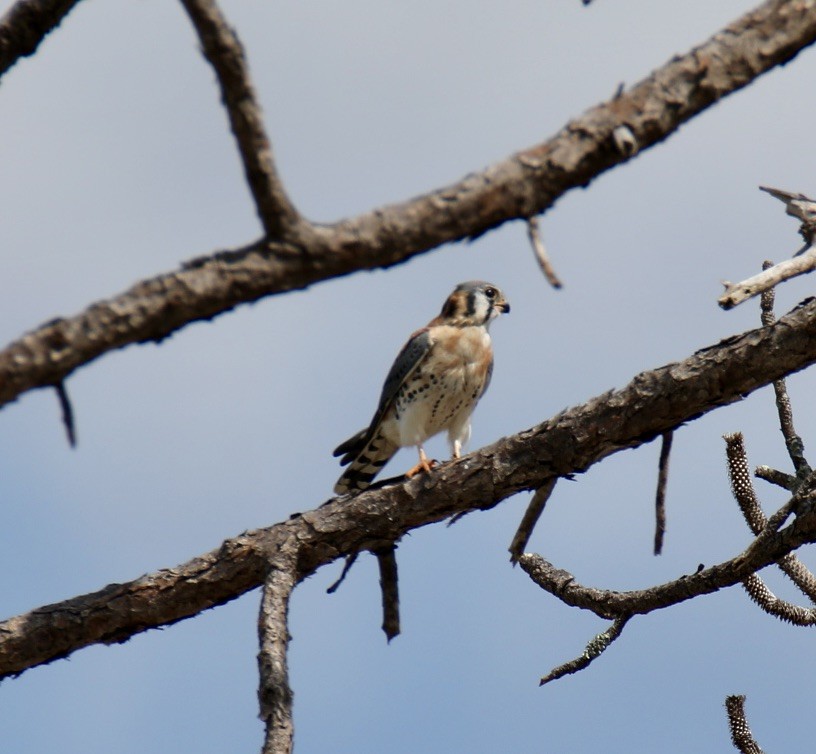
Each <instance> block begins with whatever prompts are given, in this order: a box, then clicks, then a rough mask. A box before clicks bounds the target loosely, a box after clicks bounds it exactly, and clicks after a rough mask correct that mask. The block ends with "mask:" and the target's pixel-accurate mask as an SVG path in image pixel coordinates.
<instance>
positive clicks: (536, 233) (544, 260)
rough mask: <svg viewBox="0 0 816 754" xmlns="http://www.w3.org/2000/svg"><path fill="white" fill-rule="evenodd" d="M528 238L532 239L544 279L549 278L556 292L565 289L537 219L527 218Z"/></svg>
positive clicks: (548, 280)
mask: <svg viewBox="0 0 816 754" xmlns="http://www.w3.org/2000/svg"><path fill="white" fill-rule="evenodd" d="M527 236H528V238H529V239H530V244H531V245H532V247H533V253H534V254H535V258H536V261H537V262H538V266H539V267H540V268H541V271H542V272H543V273H544V277H545V278H547V282H548V283H549V284H550V285H551V286H552V287H553V288H555V289H556V290H557V289H558V288H563V284H562V283H561V280H560V279H559V278H558V275H556V274H555V269H554V268H553V266H552V262H551V261H550V255H549V254H547V247H546V246H544V239H543V238H542V237H541V230H540V228H539V226H538V218H537V217H528V218H527Z"/></svg>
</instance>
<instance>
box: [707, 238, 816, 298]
mask: <svg viewBox="0 0 816 754" xmlns="http://www.w3.org/2000/svg"><path fill="white" fill-rule="evenodd" d="M814 269H816V246H811V247H809V248H808V250H807V251H806V252H805V253H804V254H802V255H801V256H797V257H793V258H792V259H786V260H785V261H784V262H780V263H779V264H776V265H774V266H773V267H770V268H769V269H767V270H763V271H762V272H759V273H757V274H756V275H754V276H753V277H750V278H748V279H747V280H743V281H742V282H741V283H726V284H725V293H723V295H722V296H720V298H718V299H717V303H718V304H719V305H720V306H721V307H722V308H723V309H733V308H734V307H735V306H737V305H738V304H741V303H742V302H743V301H747V300H748V299H750V298H753V297H754V296H758V295H759V294H760V293H763V292H764V291H767V290H769V289H771V288H773V287H774V286H775V285H779V283H782V282H784V281H785V280H790V279H791V278H794V277H796V276H797V275H804V274H806V273H808V272H812V271H813V270H814Z"/></svg>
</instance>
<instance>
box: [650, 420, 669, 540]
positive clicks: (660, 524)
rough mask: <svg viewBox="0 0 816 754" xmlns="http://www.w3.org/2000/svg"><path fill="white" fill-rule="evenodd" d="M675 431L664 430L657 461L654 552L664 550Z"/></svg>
mask: <svg viewBox="0 0 816 754" xmlns="http://www.w3.org/2000/svg"><path fill="white" fill-rule="evenodd" d="M673 438H674V432H664V433H663V437H662V439H661V443H660V459H659V460H658V462H657V492H656V493H655V535H654V554H655V555H660V553H661V552H663V536H664V534H665V533H666V484H667V483H668V481H669V458H670V456H671V446H672V439H673Z"/></svg>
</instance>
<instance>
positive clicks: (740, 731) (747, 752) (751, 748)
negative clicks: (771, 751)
mask: <svg viewBox="0 0 816 754" xmlns="http://www.w3.org/2000/svg"><path fill="white" fill-rule="evenodd" d="M725 709H726V711H727V712H728V727H729V728H730V729H731V741H732V742H733V744H734V746H735V747H736V748H737V749H739V750H740V752H742V754H763V752H762V749H760V748H759V744H758V743H757V742H756V741H755V740H754V736H753V735H752V733H751V729H750V728H749V727H748V721H747V720H746V719H745V696H744V695H740V696H727V697H726V698H725Z"/></svg>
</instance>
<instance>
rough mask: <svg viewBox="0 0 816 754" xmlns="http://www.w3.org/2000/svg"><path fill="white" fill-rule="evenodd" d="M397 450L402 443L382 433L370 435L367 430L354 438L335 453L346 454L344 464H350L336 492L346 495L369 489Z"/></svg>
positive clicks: (341, 461)
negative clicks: (396, 443)
mask: <svg viewBox="0 0 816 754" xmlns="http://www.w3.org/2000/svg"><path fill="white" fill-rule="evenodd" d="M397 450H399V448H398V446H396V445H394V443H392V442H390V441H389V440H386V439H385V437H383V436H382V435H381V434H375V435H374V436H373V437H369V435H368V430H367V429H364V430H362V431H361V432H358V433H357V434H356V435H354V436H353V437H350V438H349V439H348V440H346V441H345V442H344V443H343V444H342V445H339V446H338V447H337V449H336V450H335V451H334V455H336V456H343V457H342V458H341V459H340V464H341V465H343V466H345V465H346V464H348V468H347V469H346V470H345V472H344V473H343V476H341V477H340V479H338V480H337V484H335V485H334V491H335V493H336V494H337V495H345V494H348V493H349V492H362V491H363V490H364V489H366V488H368V487H369V486H370V485H371V482H372V481H373V479H374V477H375V476H377V474H379V473H380V470H381V469H382V467H383V466H385V464H386V463H388V461H389V460H390V459H391V457H392V456H393V455H394V453H396V452H397Z"/></svg>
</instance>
